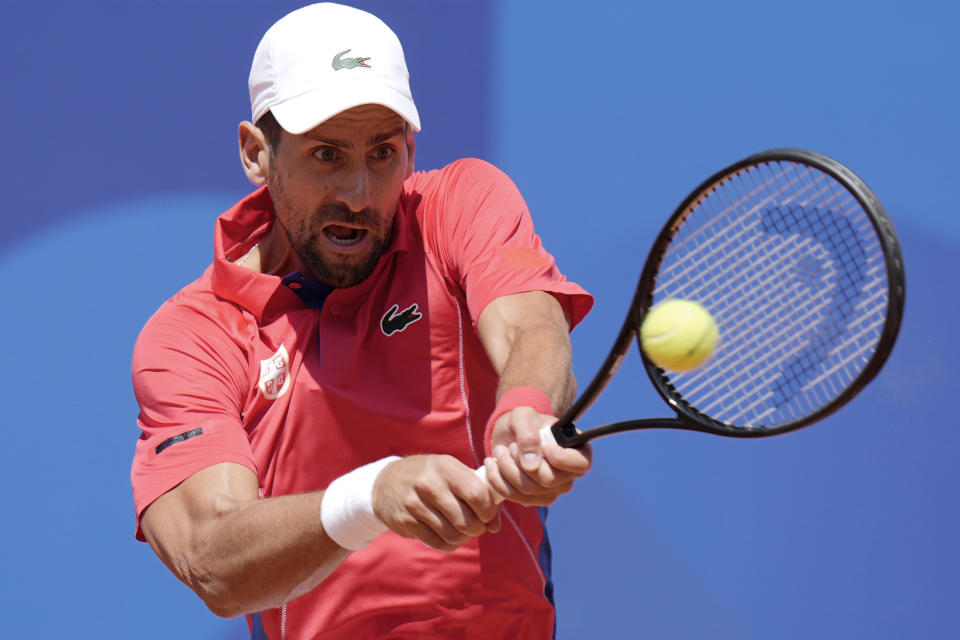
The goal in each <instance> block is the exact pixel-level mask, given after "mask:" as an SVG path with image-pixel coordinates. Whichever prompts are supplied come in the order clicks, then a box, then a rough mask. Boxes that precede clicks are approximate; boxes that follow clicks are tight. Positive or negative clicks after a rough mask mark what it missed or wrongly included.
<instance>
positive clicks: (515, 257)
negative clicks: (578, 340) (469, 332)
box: [434, 159, 593, 328]
mask: <svg viewBox="0 0 960 640" xmlns="http://www.w3.org/2000/svg"><path fill="white" fill-rule="evenodd" d="M442 176H443V177H442V178H441V181H440V185H439V188H438V192H437V193H438V204H439V209H438V211H437V212H435V220H436V221H437V224H436V225H435V227H434V228H435V229H436V233H437V234H438V236H439V237H438V242H437V245H438V248H437V252H438V254H439V255H440V258H441V260H442V261H443V262H444V263H445V264H446V265H447V269H448V270H449V271H450V273H451V277H452V278H454V279H455V281H457V282H458V283H459V284H460V286H461V288H462V289H463V291H464V294H465V296H466V300H467V307H468V308H469V310H470V316H471V318H472V319H473V322H474V324H476V321H477V319H478V318H479V317H480V313H481V312H482V311H483V310H484V309H485V308H486V306H487V305H488V304H489V303H490V302H492V301H493V300H494V299H496V298H498V297H501V296H505V295H510V294H514V293H523V292H527V291H546V292H548V293H551V294H553V296H554V297H556V298H557V300H558V301H559V302H560V304H561V305H562V306H563V308H564V310H565V311H566V312H567V314H568V316H569V317H570V320H571V328H572V327H574V326H576V325H577V324H578V323H579V322H580V321H581V320H582V319H583V318H584V316H586V315H587V312H588V311H589V310H590V308H591V307H592V306H593V298H592V296H590V294H588V293H587V292H586V291H585V290H583V289H582V288H581V287H580V286H579V285H577V284H575V283H573V282H569V281H568V280H567V279H566V277H565V276H564V275H563V274H562V273H561V272H560V270H559V269H558V268H557V265H556V262H555V260H554V258H553V256H552V255H550V253H548V252H547V250H546V249H545V248H544V247H543V244H542V243H541V241H540V237H539V236H538V235H537V234H536V232H535V231H534V227H533V221H532V220H531V217H530V212H529V211H528V209H527V205H526V202H524V200H523V196H521V195H520V192H519V190H518V189H517V187H516V185H514V183H513V181H512V180H510V178H509V177H508V176H507V175H506V174H505V173H503V172H502V171H500V170H499V169H497V168H496V167H494V166H493V165H491V164H489V163H487V162H484V161H482V160H476V159H466V160H460V161H458V162H456V163H453V164H451V165H450V166H448V167H447V168H446V169H444V171H443V172H442Z"/></svg>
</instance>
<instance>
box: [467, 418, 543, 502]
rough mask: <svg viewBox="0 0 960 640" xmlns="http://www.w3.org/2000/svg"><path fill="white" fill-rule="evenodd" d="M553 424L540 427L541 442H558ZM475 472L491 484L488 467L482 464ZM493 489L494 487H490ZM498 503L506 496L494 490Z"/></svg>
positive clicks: (488, 484)
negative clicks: (554, 434) (554, 435)
mask: <svg viewBox="0 0 960 640" xmlns="http://www.w3.org/2000/svg"><path fill="white" fill-rule="evenodd" d="M552 427H553V425H549V424H548V425H547V426H545V427H544V428H543V429H540V444H547V443H549V442H552V443H553V444H556V443H557V439H556V438H554V437H553V428H552ZM474 473H475V474H477V477H478V478H480V479H481V480H483V481H484V482H485V483H486V484H487V486H488V487H489V486H490V482H489V481H488V480H487V468H486V467H485V466H482V465H481V466H480V468H479V469H474ZM490 488H491V489H492V488H493V487H490ZM493 494H494V496H495V500H496V502H497V504H500V503H501V502H503V501H504V497H503V496H501V495H500V494H499V493H497V492H496V491H494V492H493Z"/></svg>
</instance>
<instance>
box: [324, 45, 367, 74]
mask: <svg viewBox="0 0 960 640" xmlns="http://www.w3.org/2000/svg"><path fill="white" fill-rule="evenodd" d="M350 51H351V49H345V50H343V51H341V52H340V53H338V54H337V55H335V56H333V70H334V71H339V70H340V69H356V68H357V67H366V68H367V69H369V68H370V65H368V64H366V62H367V60H369V59H370V58H369V57H367V58H341V57H340V56H342V55H343V54H345V53H350Z"/></svg>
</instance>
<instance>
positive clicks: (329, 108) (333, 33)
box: [248, 2, 420, 134]
mask: <svg viewBox="0 0 960 640" xmlns="http://www.w3.org/2000/svg"><path fill="white" fill-rule="evenodd" d="M248 84H249V87H250V106H251V109H252V110H253V122H256V121H257V120H258V119H260V116H262V115H263V114H264V113H266V112H267V111H271V112H273V116H274V117H275V118H276V119H277V122H278V123H280V126H281V127H283V128H284V129H286V130H287V131H288V132H290V133H293V134H299V133H303V132H305V131H309V130H310V129H312V128H314V127H315V126H317V125H318V124H320V123H321V122H324V121H325V120H328V119H330V118H332V117H333V116H335V115H337V114H338V113H341V112H343V111H346V110H347V109H352V108H353V107H357V106H360V105H362V104H379V105H383V106H384V107H387V108H389V109H392V110H393V111H395V112H397V113H398V114H399V115H400V116H402V117H403V118H404V119H405V120H406V121H407V122H409V123H410V124H411V126H413V128H414V129H415V130H416V131H420V115H419V114H418V113H417V107H416V105H414V104H413V96H412V95H411V94H410V74H409V72H408V71H407V63H406V60H404V57H403V47H401V46H400V40H399V38H397V36H396V34H395V33H394V32H393V31H391V30H390V27H388V26H387V25H386V24H384V23H383V21H382V20H380V19H379V18H377V17H376V16H374V15H372V14H370V13H367V12H366V11H361V10H359V9H354V8H352V7H345V6H343V5H339V4H333V3H331V2H322V3H320V4H312V5H309V6H306V7H303V8H301V9H297V10H296V11H294V12H292V13H289V14H287V15H286V16H284V17H283V18H281V19H280V20H279V21H277V22H276V23H275V24H274V25H273V26H272V27H270V28H269V29H268V30H267V32H266V33H265V34H264V36H263V39H262V40H261V41H260V45H259V46H258V47H257V51H256V53H254V54H253V66H252V67H251V68H250V79H249V83H248Z"/></svg>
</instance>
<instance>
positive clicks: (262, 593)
mask: <svg viewBox="0 0 960 640" xmlns="http://www.w3.org/2000/svg"><path fill="white" fill-rule="evenodd" d="M257 486H258V484H257V478H256V475H255V474H254V473H253V472H252V471H251V470H250V469H249V468H247V467H245V466H243V465H239V464H234V463H222V464H216V465H213V466H211V467H208V468H206V469H203V470H201V471H199V472H197V473H195V474H193V475H192V476H190V477H189V478H187V480H185V481H184V482H182V483H180V484H179V485H178V486H177V487H175V488H174V489H171V490H170V491H168V492H167V493H165V494H164V495H162V496H160V497H159V498H158V499H157V500H155V501H154V502H153V504H151V505H150V506H149V507H147V509H146V510H145V511H144V512H143V515H142V517H141V521H140V524H141V529H142V530H143V533H144V536H145V537H146V539H147V541H148V542H149V543H150V546H151V547H153V549H154V551H155V552H156V553H157V555H158V556H159V557H160V559H161V560H163V562H164V564H166V565H167V567H168V568H169V569H170V570H171V571H173V573H174V574H175V575H176V576H177V577H178V578H180V580H182V581H183V582H184V583H185V584H187V585H188V586H189V587H190V588H191V589H193V590H194V592H196V593H197V595H199V596H200V597H201V599H203V601H204V602H205V603H206V605H207V606H208V607H209V608H210V610H211V611H213V613H215V614H217V615H218V616H222V617H233V616H238V615H242V614H246V613H253V612H256V611H262V610H264V609H270V608H274V607H278V606H281V605H282V604H284V603H285V602H289V601H290V600H292V599H293V598H296V597H297V596H300V595H303V594H304V593H307V592H308V591H310V590H311V589H313V588H314V587H316V586H317V585H318V584H320V582H322V581H323V580H324V579H325V578H326V577H327V576H329V575H330V574H331V573H332V572H333V571H334V570H335V569H336V568H337V567H338V566H339V565H340V564H341V563H342V562H343V561H344V560H345V559H346V558H347V556H348V555H349V554H350V551H348V550H346V549H343V548H341V547H340V546H339V545H337V543H336V542H334V541H333V540H332V539H331V538H330V536H329V535H328V534H327V533H326V531H325V530H324V528H323V523H322V520H321V503H322V501H323V495H324V492H323V491H317V492H311V493H303V494H296V495H287V496H277V497H271V498H260V497H259V494H258V490H257ZM372 502H373V509H374V512H375V513H376V515H377V517H378V518H380V520H381V521H382V522H384V524H386V525H387V527H388V528H390V529H392V530H393V531H395V532H396V533H398V534H399V535H401V536H403V537H406V538H416V539H419V540H421V541H422V542H424V543H425V544H427V545H429V546H431V547H434V548H437V549H440V550H443V551H451V550H453V549H455V548H457V546H459V545H460V544H462V543H463V542H465V541H466V540H468V539H469V538H471V537H475V536H478V535H481V534H483V533H485V532H486V531H496V530H498V529H499V524H500V523H499V518H498V513H499V509H498V505H497V504H496V502H495V500H494V499H493V495H492V494H491V492H490V491H489V489H488V488H487V487H486V486H485V485H484V483H483V482H482V481H481V480H480V479H479V478H477V477H476V475H475V474H474V473H473V472H472V471H471V470H470V469H469V468H467V467H466V466H464V465H463V464H461V463H460V462H459V461H457V460H455V459H453V458H451V457H449V456H438V455H427V456H411V457H408V458H404V459H402V460H398V461H396V462H394V463H392V464H389V465H388V466H387V467H386V468H385V469H383V471H382V472H381V473H380V475H379V476H377V478H376V481H375V483H374V487H373V495H372Z"/></svg>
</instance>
